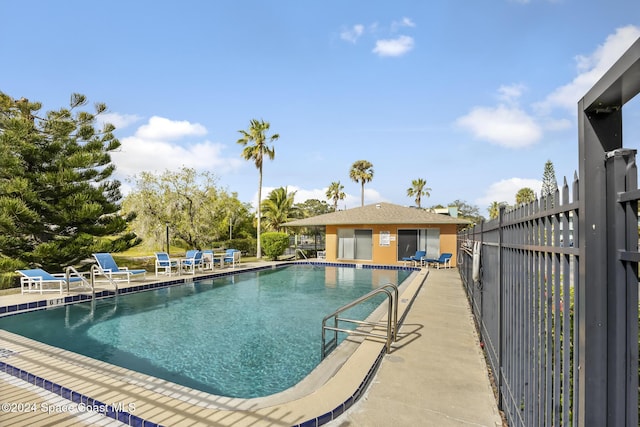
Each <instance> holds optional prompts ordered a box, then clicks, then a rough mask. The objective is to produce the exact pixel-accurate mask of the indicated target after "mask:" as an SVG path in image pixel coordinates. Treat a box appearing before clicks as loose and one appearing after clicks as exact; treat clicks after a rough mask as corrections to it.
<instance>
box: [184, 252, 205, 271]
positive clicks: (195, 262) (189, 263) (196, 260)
mask: <svg viewBox="0 0 640 427" xmlns="http://www.w3.org/2000/svg"><path fill="white" fill-rule="evenodd" d="M180 266H181V267H182V268H185V269H186V270H187V273H189V274H196V268H199V269H200V270H203V269H204V261H203V260H202V251H199V250H197V249H190V250H188V251H187V253H186V254H185V256H184V258H182V259H181V260H180Z"/></svg>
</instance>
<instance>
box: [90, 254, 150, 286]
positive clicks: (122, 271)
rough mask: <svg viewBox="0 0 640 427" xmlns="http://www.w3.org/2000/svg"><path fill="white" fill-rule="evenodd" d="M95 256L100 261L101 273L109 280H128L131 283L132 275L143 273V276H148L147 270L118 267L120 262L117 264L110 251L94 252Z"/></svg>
mask: <svg viewBox="0 0 640 427" xmlns="http://www.w3.org/2000/svg"><path fill="white" fill-rule="evenodd" d="M93 257H94V258H95V259H96V261H97V263H98V271H99V273H100V274H102V275H104V276H106V277H108V278H109V281H114V282H118V281H125V280H126V281H127V283H131V276H138V275H142V277H143V278H146V277H147V270H143V269H136V270H129V268H128V267H118V264H116V261H115V260H114V259H113V256H111V254H110V253H106V252H101V253H97V254H93Z"/></svg>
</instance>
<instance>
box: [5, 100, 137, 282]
mask: <svg viewBox="0 0 640 427" xmlns="http://www.w3.org/2000/svg"><path fill="white" fill-rule="evenodd" d="M86 102H87V101H86V98H85V97H84V96H83V95H80V94H73V95H72V96H71V101H70V106H69V108H61V109H59V110H56V111H49V112H47V113H46V114H45V115H44V116H40V115H39V110H40V109H41V108H42V106H41V104H40V103H37V102H30V101H29V100H27V99H24V98H22V99H19V100H14V99H13V98H11V97H10V96H8V95H6V94H4V93H2V92H0V272H9V271H12V270H15V269H17V268H24V267H27V266H31V267H42V268H44V269H47V270H52V271H53V272H59V271H61V270H62V269H63V268H64V267H66V266H67V265H76V264H77V263H78V262H79V261H81V260H82V259H85V258H87V257H89V256H90V255H91V252H92V251H96V250H122V249H126V248H127V247H130V246H131V245H132V244H134V243H136V238H135V235H133V234H130V233H126V228H127V218H123V217H122V216H121V215H119V209H120V205H119V202H120V199H121V197H122V196H121V193H120V182H119V181H116V180H111V179H110V178H111V175H112V174H113V172H114V170H115V166H114V165H113V164H112V163H111V156H110V154H109V153H110V152H111V151H113V150H115V149H117V148H118V147H119V146H120V142H119V141H118V140H117V139H116V138H115V136H114V135H113V131H114V130H115V127H114V126H113V125H111V124H105V125H104V127H103V128H102V129H101V130H98V129H96V128H95V122H96V115H98V114H101V113H104V112H105V111H106V109H107V107H106V106H105V105H104V104H96V105H95V114H92V113H89V112H86V111H79V109H80V108H81V107H83V106H84V105H85V104H86ZM106 236H110V237H111V238H110V239H101V237H106ZM114 236H115V237H117V238H115V239H114V238H113V237H114Z"/></svg>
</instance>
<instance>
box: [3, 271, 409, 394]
mask: <svg viewBox="0 0 640 427" xmlns="http://www.w3.org/2000/svg"><path fill="white" fill-rule="evenodd" d="M409 274H411V271H410V270H382V269H356V268H350V267H318V266H310V265H304V264H300V265H292V266H287V267H283V268H277V269H273V270H261V271H253V272H244V273H239V274H237V275H233V276H224V277H217V278H213V279H208V280H203V281H198V282H193V283H189V284H184V285H177V286H172V287H167V288H162V289H157V290H153V291H146V292H140V293H136V294H128V295H121V296H118V297H115V298H108V299H103V300H98V301H94V302H89V303H80V304H73V305H68V306H65V307H58V308H54V309H47V310H40V311H35V312H31V313H25V314H20V315H15V316H9V317H5V318H0V328H2V329H6V330H7V331H10V332H14V333H17V334H20V335H23V336H26V337H29V338H31V339H34V340H37V341H40V342H44V343H47V344H50V345H53V346H56V347H60V348H64V349H66V350H70V351H73V352H76V353H80V354H83V355H86V356H89V357H92V358H94V359H98V360H102V361H105V362H108V363H111V364H114V365H118V366H122V367H125V368H128V369H132V370H135V371H138V372H142V373H145V374H148V375H152V376H154V377H158V378H162V379H165V380H168V381H171V382H174V383H177V384H180V385H184V386H187V387H191V388H195V389H198V390H202V391H205V392H208V393H212V394H217V395H222V396H229V397H242V398H251V397H260V396H267V395H270V394H273V393H277V392H279V391H282V390H285V389H287V388H289V387H291V386H293V385H295V384H297V383H298V382H299V381H301V380H302V379H303V378H304V377H305V376H307V375H308V374H309V373H310V372H311V371H312V370H313V369H314V368H315V367H316V366H317V365H318V363H319V362H320V354H321V351H320V349H321V333H322V331H321V329H322V327H321V326H322V319H323V318H324V316H326V315H327V314H329V313H331V312H333V311H334V310H336V309H337V308H339V307H341V306H343V305H344V304H346V303H348V302H350V301H353V300H354V299H356V298H358V297H359V296H361V295H364V294H366V293H367V292H369V291H370V290H372V289H373V288H376V287H379V286H381V285H384V284H386V283H394V284H400V283H401V282H402V281H403V280H404V279H405V278H406V277H408V276H409ZM383 301H384V297H383V296H378V297H375V298H372V299H371V300H370V301H369V302H368V303H367V304H362V305H359V306H357V307H354V308H353V309H351V310H350V311H349V312H348V313H347V315H348V317H350V318H354V319H364V318H366V317H367V316H368V315H369V314H370V313H371V312H372V311H373V310H374V309H375V308H376V307H377V306H378V305H379V304H380V303H381V302H383ZM345 326H346V325H345Z"/></svg>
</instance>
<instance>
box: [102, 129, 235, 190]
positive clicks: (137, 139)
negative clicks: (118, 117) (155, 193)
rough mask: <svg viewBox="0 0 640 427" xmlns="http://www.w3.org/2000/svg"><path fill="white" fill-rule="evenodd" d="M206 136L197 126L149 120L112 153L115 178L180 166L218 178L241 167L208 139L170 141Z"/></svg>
mask: <svg viewBox="0 0 640 427" xmlns="http://www.w3.org/2000/svg"><path fill="white" fill-rule="evenodd" d="M206 133H207V131H206V129H205V128H204V127H203V126H202V125H199V124H191V123H189V122H186V121H172V120H169V119H166V118H162V117H152V118H151V119H150V120H149V122H148V123H147V124H144V125H142V126H140V127H139V128H138V130H137V131H136V133H135V135H133V136H128V137H124V138H121V139H120V142H121V144H122V145H121V146H120V149H119V150H118V151H116V152H112V153H111V158H112V160H113V163H114V164H115V165H116V177H117V178H118V179H121V180H125V179H126V178H130V177H132V176H135V175H137V174H139V173H140V172H143V171H147V172H163V171H165V170H177V169H178V168H180V167H182V166H186V167H191V168H194V169H196V170H198V171H213V172H214V173H216V174H218V175H220V174H222V173H224V172H229V171H231V170H235V169H238V168H240V167H241V166H242V164H243V162H242V161H241V159H239V158H228V157H225V156H224V149H225V147H226V146H225V145H224V144H220V143H215V142H211V141H209V140H200V141H197V142H193V143H181V144H177V143H175V142H171V141H175V140H177V139H180V138H181V137H183V136H194V135H195V136H200V135H204V134H206ZM125 190H126V189H125ZM125 192H126V191H125Z"/></svg>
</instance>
